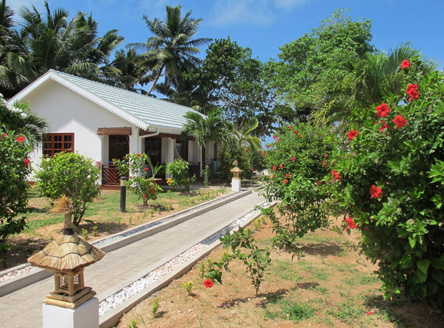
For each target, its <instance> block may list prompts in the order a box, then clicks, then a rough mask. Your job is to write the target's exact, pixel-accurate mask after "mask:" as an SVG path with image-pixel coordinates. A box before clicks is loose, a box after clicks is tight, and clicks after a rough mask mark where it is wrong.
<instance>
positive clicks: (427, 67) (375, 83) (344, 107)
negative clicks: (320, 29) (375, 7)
mask: <svg viewBox="0 0 444 328" xmlns="http://www.w3.org/2000/svg"><path fill="white" fill-rule="evenodd" d="M410 58H421V60H420V61H418V63H419V64H420V67H419V70H420V71H421V74H424V75H426V74H428V73H430V72H432V71H433V70H435V69H436V68H437V65H436V63H434V62H432V61H431V60H429V59H427V58H424V57H423V56H422V54H421V53H420V52H419V51H418V50H416V49H414V48H413V47H412V45H411V44H410V43H405V44H401V45H399V46H398V47H396V48H395V49H394V50H392V51H390V52H389V53H388V54H386V53H382V52H375V53H367V54H366V55H365V56H364V57H363V58H362V59H359V58H356V59H354V60H353V61H350V62H348V63H347V66H348V69H349V71H350V74H349V76H348V77H347V78H345V79H344V80H343V85H341V86H340V87H344V88H348V89H349V90H353V92H352V93H351V94H350V96H349V97H348V98H346V99H345V98H344V99H337V100H335V102H334V103H332V104H330V105H327V106H326V107H325V108H324V109H323V110H322V111H317V112H315V113H314V115H313V119H314V121H315V122H316V123H318V124H325V123H333V122H342V125H343V127H344V128H345V129H347V124H346V123H347V121H348V118H349V110H350V107H351V106H360V107H368V106H371V105H374V104H380V103H382V102H383V101H384V100H386V99H387V97H389V96H390V95H391V94H399V93H400V92H401V87H402V69H401V63H402V61H403V60H404V59H410Z"/></svg>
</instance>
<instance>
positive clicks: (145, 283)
mask: <svg viewBox="0 0 444 328" xmlns="http://www.w3.org/2000/svg"><path fill="white" fill-rule="evenodd" d="M271 205H272V204H270V203H262V204H261V205H260V206H261V207H267V206H271ZM260 214H261V211H260V209H256V210H253V211H250V212H249V213H247V214H245V215H243V216H242V217H240V218H238V219H237V220H235V221H234V222H232V223H231V224H229V225H228V226H226V227H225V228H223V229H221V230H219V231H218V232H216V233H214V234H213V235H211V236H209V237H207V238H205V239H204V240H202V241H201V242H200V243H197V244H196V245H194V246H192V247H191V248H189V249H188V250H186V251H185V252H183V253H182V254H180V255H179V256H177V257H175V258H173V259H171V260H170V261H168V262H166V263H165V264H163V265H161V266H160V267H158V268H157V269H155V270H153V271H151V272H149V273H148V274H147V275H145V276H143V277H142V278H140V279H138V280H136V281H134V282H133V283H131V284H129V285H128V286H126V287H124V288H123V289H121V290H119V291H117V292H116V293H114V294H113V295H110V296H108V297H107V298H105V299H104V300H101V301H100V304H99V314H100V328H109V327H113V326H114V325H115V324H116V323H117V322H118V321H119V319H120V317H121V316H122V315H123V313H125V312H127V311H128V310H130V309H131V308H133V307H134V306H135V305H137V304H138V303H139V302H140V301H141V300H143V299H144V298H146V297H148V296H149V295H151V294H153V293H154V292H156V291H158V290H160V289H162V288H163V287H165V286H167V285H168V284H169V283H170V282H171V281H173V280H174V279H177V278H178V277H180V276H182V275H183V274H185V273H186V272H187V271H189V270H190V269H191V268H192V267H193V266H194V265H195V264H196V263H197V262H198V261H200V260H201V259H203V258H204V257H206V256H207V255H208V254H209V253H210V252H212V251H213V250H214V249H215V248H216V247H217V246H219V245H220V244H221V242H220V240H219V238H220V237H222V236H223V235H225V234H226V233H227V231H232V232H233V231H236V230H237V229H239V227H240V226H242V227H245V226H247V225H248V224H250V222H251V221H252V220H254V219H255V218H257V217H258V216H259V215H260Z"/></svg>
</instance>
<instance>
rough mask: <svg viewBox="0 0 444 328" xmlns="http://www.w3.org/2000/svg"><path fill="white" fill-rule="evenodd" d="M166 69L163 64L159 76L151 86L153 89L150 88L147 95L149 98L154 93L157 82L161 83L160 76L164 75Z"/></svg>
mask: <svg viewBox="0 0 444 328" xmlns="http://www.w3.org/2000/svg"><path fill="white" fill-rule="evenodd" d="M164 67H165V64H163V65H162V67H161V68H160V70H159V74H157V76H156V78H155V79H154V81H153V85H152V86H151V88H150V89H149V90H148V92H147V93H146V95H147V96H150V95H151V92H153V90H154V87H155V86H156V83H157V81H159V79H160V76H161V75H162V71H163V69H164Z"/></svg>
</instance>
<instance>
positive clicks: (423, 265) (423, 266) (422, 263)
mask: <svg viewBox="0 0 444 328" xmlns="http://www.w3.org/2000/svg"><path fill="white" fill-rule="evenodd" d="M416 265H417V266H418V269H419V270H421V271H422V272H423V273H424V274H427V270H428V269H429V266H430V260H428V259H424V260H419V261H418V262H417V263H416Z"/></svg>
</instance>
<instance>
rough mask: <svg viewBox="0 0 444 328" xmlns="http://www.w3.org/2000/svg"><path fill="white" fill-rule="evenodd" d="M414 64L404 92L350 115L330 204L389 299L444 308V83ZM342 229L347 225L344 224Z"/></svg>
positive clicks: (407, 75)
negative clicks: (357, 235)
mask: <svg viewBox="0 0 444 328" xmlns="http://www.w3.org/2000/svg"><path fill="white" fill-rule="evenodd" d="M417 65H420V62H418V61H417V60H413V61H412V63H411V67H410V68H408V69H406V70H405V71H404V73H403V74H404V76H403V86H404V89H405V90H406V93H403V94H401V95H394V96H392V97H390V98H389V99H388V100H387V103H386V104H378V106H376V105H375V106H373V107H371V108H366V109H364V110H362V109H354V110H353V111H352V113H351V114H352V119H353V121H354V124H355V125H354V126H353V129H352V130H350V132H349V133H348V136H346V137H345V138H344V139H345V141H344V144H345V145H346V147H344V148H343V149H342V150H341V152H340V154H339V156H338V158H337V162H338V163H337V165H336V166H335V167H334V170H335V172H337V173H336V174H338V175H339V177H340V181H335V182H334V184H333V187H334V193H333V197H334V199H335V201H336V204H338V205H340V209H341V210H344V209H345V210H346V211H347V213H348V215H347V217H346V219H347V225H348V226H349V228H355V227H357V228H358V229H360V230H361V232H362V240H361V247H362V250H363V252H364V253H365V254H366V255H367V256H368V257H369V258H370V259H371V260H372V261H373V262H374V263H378V265H379V271H378V274H379V277H380V278H381V279H382V281H383V289H384V290H385V291H386V296H389V295H391V293H400V292H404V293H405V294H406V295H408V296H410V297H412V298H415V299H423V300H426V301H428V302H429V303H431V304H434V305H436V306H438V307H439V308H441V309H442V308H443V306H444V222H443V221H444V211H443V208H442V204H443V197H444V84H443V83H442V81H443V76H442V74H440V73H438V72H434V73H432V74H430V75H428V76H425V77H422V76H420V75H419V73H417V72H416V71H415V69H414V67H415V66H417ZM345 226H346V225H345Z"/></svg>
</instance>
